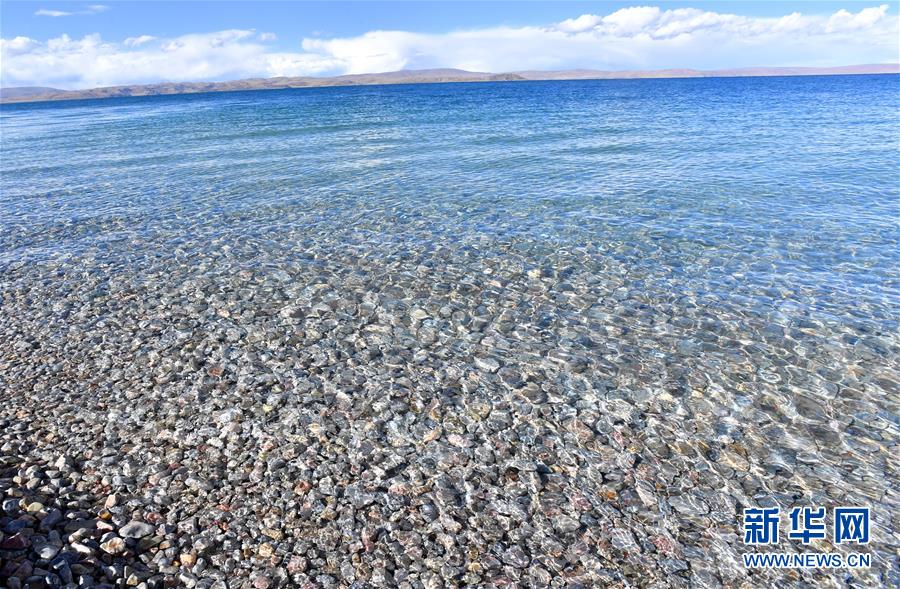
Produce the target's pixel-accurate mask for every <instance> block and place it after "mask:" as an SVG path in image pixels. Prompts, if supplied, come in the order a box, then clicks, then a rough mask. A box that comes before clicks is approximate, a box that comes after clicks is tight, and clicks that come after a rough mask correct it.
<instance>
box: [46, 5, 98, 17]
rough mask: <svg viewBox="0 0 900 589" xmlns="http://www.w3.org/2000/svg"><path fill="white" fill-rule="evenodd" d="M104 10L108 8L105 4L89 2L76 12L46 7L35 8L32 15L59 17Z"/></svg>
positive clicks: (95, 12)
mask: <svg viewBox="0 0 900 589" xmlns="http://www.w3.org/2000/svg"><path fill="white" fill-rule="evenodd" d="M106 10H109V6H106V5H105V4H90V5H88V6H86V7H85V9H84V10H79V11H77V12H69V11H66V10H48V9H46V8H41V9H39V10H37V11H36V12H35V13H34V15H35V16H52V17H60V16H74V15H76V14H97V13H98V12H104V11H106Z"/></svg>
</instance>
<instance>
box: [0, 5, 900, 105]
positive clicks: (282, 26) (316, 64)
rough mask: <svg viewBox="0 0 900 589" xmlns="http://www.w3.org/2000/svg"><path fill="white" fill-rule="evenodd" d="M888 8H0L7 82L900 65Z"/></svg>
mask: <svg viewBox="0 0 900 589" xmlns="http://www.w3.org/2000/svg"><path fill="white" fill-rule="evenodd" d="M897 13H898V11H897V4H896V2H894V3H893V4H884V3H883V2H882V3H879V2H877V1H876V2H856V1H843V2H653V1H652V0H643V1H641V0H638V1H635V2H565V1H563V2H354V3H345V2H238V1H234V2H224V1H206V2H174V1H173V2H110V1H103V0H97V1H96V2H94V1H89V2H53V1H47V2H39V1H35V2H31V1H28V2H25V1H7V0H4V1H3V2H2V3H0V37H2V39H3V55H2V58H3V59H2V63H0V78H2V80H0V83H2V84H3V85H4V86H9V85H24V84H41V85H55V86H58V87H70V88H73V87H89V86H94V85H111V84H116V83H138V82H155V81H178V80H188V79H190V80H193V79H204V80H221V79H233V78H235V77H248V76H257V75H259V76H273V75H333V74H342V73H360V72H364V71H387V70H391V69H401V68H422V67H462V68H464V69H479V70H484V71H512V70H522V69H566V68H570V67H592V68H597V69H660V68H668V67H683V68H700V69H722V68H729V67H743V66H750V65H760V66H777V65H849V64H855V63H872V62H878V63H883V62H897V61H900V57H898V51H900V50H898V46H897V23H898V14H897Z"/></svg>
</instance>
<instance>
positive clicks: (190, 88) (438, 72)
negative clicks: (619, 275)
mask: <svg viewBox="0 0 900 589" xmlns="http://www.w3.org/2000/svg"><path fill="white" fill-rule="evenodd" d="M897 73H900V64H896V63H894V64H869V65H850V66H843V67H827V68H817V67H753V68H740V69H730V70H715V71H702V70H692V69H669V70H651V71H602V70H563V71H546V72H545V71H522V72H510V73H506V74H491V73H485V72H468V71H465V70H457V69H430V70H401V71H398V72H385V73H380V74H353V75H346V76H334V77H330V78H314V77H295V78H284V77H282V78H252V79H248V80H235V81H231V82H166V83H161V84H141V85H131V86H109V87H105V88H93V89H90V90H60V89H57V88H46V87H14V88H0V102H37V101H43V100H79V99H86V98H114V97H120V96H157V95H163V94H194V93H197V92H230V91H238V90H280V89H284V88H314V87H321V86H362V85H374V84H433V83H441V82H499V81H504V82H505V81H527V80H612V79H635V78H724V77H754V76H817V75H845V74H897Z"/></svg>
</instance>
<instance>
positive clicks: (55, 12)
mask: <svg viewBox="0 0 900 589" xmlns="http://www.w3.org/2000/svg"><path fill="white" fill-rule="evenodd" d="M73 14H75V13H74V12H65V11H64V10H47V9H46V8H41V9H40V10H38V11H36V12H35V13H34V15H35V16H54V17H58V16H72V15H73Z"/></svg>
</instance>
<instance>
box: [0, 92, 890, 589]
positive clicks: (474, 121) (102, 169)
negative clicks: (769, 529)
mask: <svg viewBox="0 0 900 589" xmlns="http://www.w3.org/2000/svg"><path fill="white" fill-rule="evenodd" d="M860 96H866V100H865V101H863V102H862V103H860V102H859V100H858V97H860ZM897 97H898V86H897V83H896V76H845V77H810V78H804V79H802V80H801V79H799V78H798V79H791V78H773V79H743V80H737V79H716V80H703V79H700V80H636V81H604V82H591V81H586V82H535V83H506V84H503V83H496V84H494V83H491V84H437V85H422V86H398V87H367V88H324V89H314V90H296V91H294V90H290V91H272V92H237V93H220V94H216V95H193V96H172V97H157V98H144V99H111V100H104V101H94V102H89V101H72V102H60V103H57V104H41V105H36V104H35V105H29V104H19V105H4V106H3V107H2V110H0V125H2V130H3V143H2V164H0V169H2V179H0V501H2V503H0V584H2V585H4V586H6V587H9V588H10V589H22V588H31V589H35V588H39V587H66V588H75V587H79V588H80V587H107V588H113V587H138V588H140V589H145V588H146V589H150V588H161V587H187V588H194V587H197V588H203V589H211V588H216V589H226V588H242V589H243V588H255V589H268V588H277V587H308V588H313V587H315V588H323V589H332V588H343V587H354V588H364V587H379V588H380V587H397V588H403V589H422V588H425V589H439V588H450V587H498V588H499V587H504V588H514V587H522V588H526V587H571V588H592V587H622V588H625V587H653V588H664V587H685V588H688V587H835V588H837V587H851V586H852V587H857V586H868V587H878V586H880V587H889V586H896V585H897V583H898V582H900V569H898V564H897V555H898V546H900V542H898V539H900V528H898V519H897V518H898V514H900V509H898V473H897V466H898V464H897V445H898V440H900V437H898V426H900V419H898V402H900V394H898V393H900V391H898V382H900V375H898V368H900V332H898V309H900V302H898V301H900V297H898V289H897V284H898V278H900V276H898V272H897V268H898V267H900V265H898V262H900V254H898V252H900V249H898V247H897V245H898V227H897V210H898V209H897V206H898V205H897V203H898V176H897V172H896V170H897V169H900V166H898V164H900V151H898V149H897V147H898V143H897V136H896V129H897V127H896V125H897V116H896V99H897ZM850 105H852V108H850ZM848 129H852V131H849V130H848ZM816 505H821V506H826V507H827V508H828V509H829V510H830V509H831V508H833V507H834V506H840V505H861V506H869V507H870V508H871V510H872V526H873V531H872V541H871V543H870V544H869V545H868V546H866V547H865V548H864V550H865V551H866V552H869V553H871V554H872V556H873V562H872V566H871V567H870V568H868V569H861V570H852V571H848V570H835V571H831V570H814V571H802V572H799V571H777V570H772V571H763V570H754V571H748V570H747V569H746V568H744V565H743V563H742V561H741V556H740V555H741V554H742V553H743V552H747V551H748V550H749V549H748V547H747V546H745V545H744V544H743V542H742V537H741V513H742V511H743V509H744V508H747V507H757V506H780V507H781V508H782V511H783V512H786V511H787V510H789V509H790V508H792V507H795V506H816ZM826 546H829V545H828V543H827V542H824V541H823V542H822V543H821V544H820V545H817V544H813V546H812V547H813V548H819V549H822V550H825V547H826ZM781 549H783V550H784V551H797V550H807V549H808V547H804V546H802V545H800V544H799V543H797V542H793V541H788V540H783V541H782V544H781ZM829 549H830V550H835V551H839V552H840V551H848V550H860V547H837V548H829Z"/></svg>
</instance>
